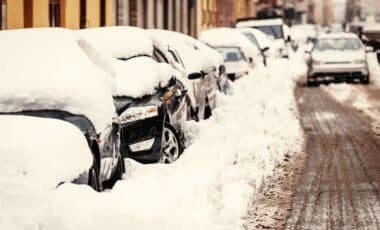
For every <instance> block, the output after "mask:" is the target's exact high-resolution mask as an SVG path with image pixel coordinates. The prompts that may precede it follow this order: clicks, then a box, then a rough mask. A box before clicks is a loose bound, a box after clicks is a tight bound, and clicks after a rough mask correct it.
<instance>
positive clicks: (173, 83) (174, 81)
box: [167, 76, 177, 87]
mask: <svg viewBox="0 0 380 230" xmlns="http://www.w3.org/2000/svg"><path fill="white" fill-rule="evenodd" d="M176 83H177V78H176V77H175V76H173V77H171V78H170V80H169V82H168V84H167V87H172V86H174V85H175V84H176Z"/></svg>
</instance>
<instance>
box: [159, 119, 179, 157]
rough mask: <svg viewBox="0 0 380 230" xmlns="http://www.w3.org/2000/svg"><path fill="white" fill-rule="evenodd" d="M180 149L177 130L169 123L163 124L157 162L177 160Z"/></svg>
mask: <svg viewBox="0 0 380 230" xmlns="http://www.w3.org/2000/svg"><path fill="white" fill-rule="evenodd" d="M182 151H183V149H182V146H181V142H180V139H179V136H178V134H177V131H176V130H175V129H174V128H173V127H172V126H171V125H170V124H165V125H164V129H163V131H162V145H161V153H160V154H161V156H160V159H159V161H158V162H159V163H163V164H170V163H173V162H174V161H176V160H178V158H179V157H180V156H181V154H182Z"/></svg>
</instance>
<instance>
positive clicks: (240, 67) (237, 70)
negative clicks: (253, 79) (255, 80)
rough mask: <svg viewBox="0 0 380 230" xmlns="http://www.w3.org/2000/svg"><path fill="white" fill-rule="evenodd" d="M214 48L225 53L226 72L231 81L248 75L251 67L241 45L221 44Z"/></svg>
mask: <svg viewBox="0 0 380 230" xmlns="http://www.w3.org/2000/svg"><path fill="white" fill-rule="evenodd" d="M214 49H215V50H217V51H219V52H220V53H221V54H222V55H223V57H224V63H225V68H226V74H227V77H228V78H229V79H230V80H231V81H235V80H237V79H239V78H241V77H243V76H246V75H248V73H249V70H250V67H249V65H248V63H247V59H246V58H245V56H244V53H243V52H242V51H241V49H240V47H236V46H235V47H234V46H219V47H214Z"/></svg>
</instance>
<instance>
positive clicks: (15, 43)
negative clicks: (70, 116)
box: [0, 28, 115, 131]
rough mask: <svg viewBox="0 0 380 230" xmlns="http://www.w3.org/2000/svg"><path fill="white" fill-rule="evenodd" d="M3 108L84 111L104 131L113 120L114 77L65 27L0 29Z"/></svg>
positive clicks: (75, 112)
mask: <svg viewBox="0 0 380 230" xmlns="http://www.w3.org/2000/svg"><path fill="white" fill-rule="evenodd" d="M0 40H1V42H0V50H1V52H0V76H1V79H2V82H3V83H4V82H6V84H0V111H1V112H18V111H22V110H41V109H47V110H49V109H50V110H52V109H55V110H64V111H68V112H71V113H74V114H84V115H85V116H87V117H88V118H89V119H90V120H91V121H92V122H93V124H94V125H95V127H96V129H97V130H98V131H101V130H103V129H104V128H105V126H106V125H107V124H109V123H110V122H111V121H112V120H111V119H112V116H113V115H114V113H115V108H114V106H113V103H112V87H113V85H112V81H110V80H109V77H108V76H107V75H106V74H105V73H104V72H103V71H101V70H100V69H98V68H96V66H94V65H93V64H92V63H91V62H90V61H89V59H88V56H87V55H86V54H85V53H84V52H83V51H82V49H81V48H80V47H79V45H78V43H77V41H76V40H75V39H74V34H73V32H72V31H71V30H67V29H56V28H55V29H52V28H45V29H24V30H9V31H2V32H1V33H0Z"/></svg>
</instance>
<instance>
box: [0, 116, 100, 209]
mask: <svg viewBox="0 0 380 230" xmlns="http://www.w3.org/2000/svg"><path fill="white" fill-rule="evenodd" d="M0 129H1V132H0V138H1V143H0V153H1V162H2V166H1V167H0V191H1V193H2V195H1V199H3V198H6V197H4V195H5V196H7V195H15V196H16V195H20V194H18V193H25V192H27V191H29V190H35V189H41V190H48V189H53V188H55V187H56V186H57V185H58V184H59V183H60V182H70V181H71V180H73V179H75V178H76V177H78V176H79V174H80V173H82V172H84V171H86V170H88V169H89V168H90V167H91V164H92V154H91V151H90V149H89V146H88V144H87V141H86V139H85V137H84V135H83V134H82V132H81V131H80V130H79V129H78V128H77V127H75V126H74V125H72V124H70V123H68V122H64V121H60V120H56V119H50V118H37V117H30V116H19V115H0ZM13 192H15V193H16V194H13ZM8 193H9V194H8ZM0 203H1V202H0Z"/></svg>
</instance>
